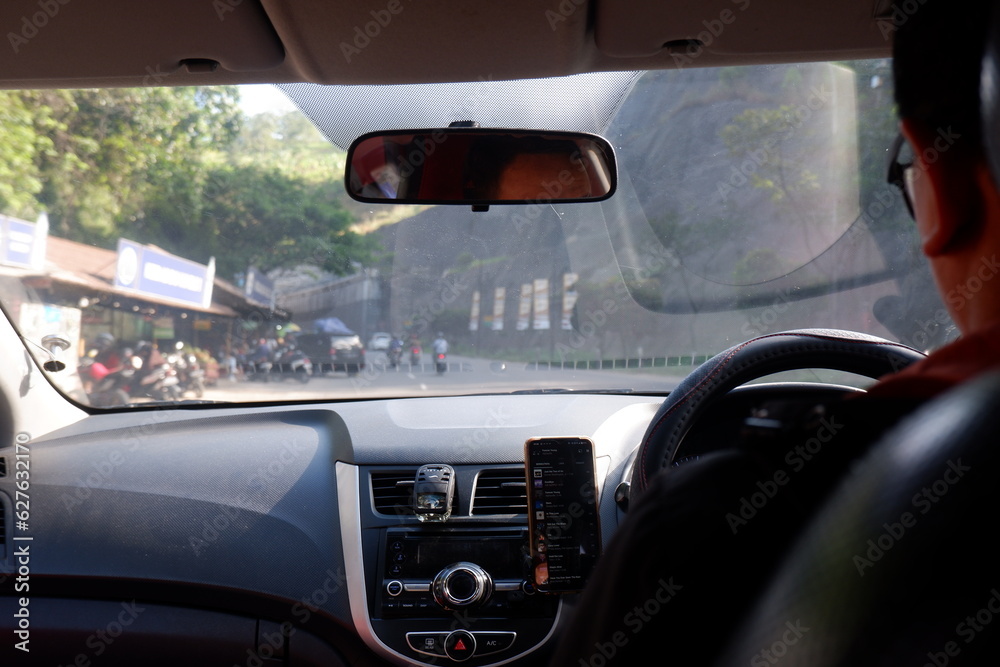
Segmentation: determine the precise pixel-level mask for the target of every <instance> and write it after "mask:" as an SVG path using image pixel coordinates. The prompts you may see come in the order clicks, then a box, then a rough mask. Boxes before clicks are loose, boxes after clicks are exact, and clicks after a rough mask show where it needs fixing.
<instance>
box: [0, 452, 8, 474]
mask: <svg viewBox="0 0 1000 667" xmlns="http://www.w3.org/2000/svg"><path fill="white" fill-rule="evenodd" d="M6 476H7V459H5V458H4V457H2V456H0V477H6Z"/></svg>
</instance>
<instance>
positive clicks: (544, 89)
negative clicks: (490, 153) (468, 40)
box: [278, 72, 640, 149]
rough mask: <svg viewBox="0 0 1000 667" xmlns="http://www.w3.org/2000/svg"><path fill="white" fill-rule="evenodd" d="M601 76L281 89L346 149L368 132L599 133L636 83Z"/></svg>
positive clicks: (625, 76)
mask: <svg viewBox="0 0 1000 667" xmlns="http://www.w3.org/2000/svg"><path fill="white" fill-rule="evenodd" d="M639 75H640V74H639V73H637V72H598V73H592V74H578V75H574V76H569V77H563V78H555V79H529V80H521V81H475V82H471V83H437V84H419V85H406V86H398V85H396V86H321V85H317V84H311V83H294V84H283V85H279V86H278V88H279V89H281V90H283V91H284V92H285V93H286V94H287V95H288V96H289V97H290V98H291V100H292V101H293V102H294V103H295V104H296V106H298V107H299V109H301V110H302V112H303V113H304V114H306V115H307V116H308V117H309V118H310V119H312V121H313V123H315V124H316V126H317V127H318V128H319V130H320V131H321V132H322V133H323V134H324V135H325V136H326V137H327V139H329V140H330V141H331V142H332V143H334V144H335V145H337V146H339V147H341V148H344V149H346V148H347V146H348V145H350V143H351V142H352V141H353V140H354V139H355V138H357V137H358V136H360V135H362V134H365V133H366V132H375V131H381V130H393V129H400V128H408V129H416V128H435V127H447V126H448V125H449V124H450V123H452V122H453V121H458V120H471V121H475V122H477V123H479V125H480V126H481V127H501V128H537V129H558V130H575V131H580V132H593V133H596V134H602V133H603V132H604V130H605V129H606V128H607V126H608V125H609V124H610V122H611V120H612V119H613V118H614V116H615V114H616V113H617V112H618V109H619V107H620V106H621V104H622V101H623V100H624V99H625V97H626V96H627V95H628V93H629V91H630V90H631V89H632V86H633V84H634V83H635V81H636V80H637V79H638V78H639Z"/></svg>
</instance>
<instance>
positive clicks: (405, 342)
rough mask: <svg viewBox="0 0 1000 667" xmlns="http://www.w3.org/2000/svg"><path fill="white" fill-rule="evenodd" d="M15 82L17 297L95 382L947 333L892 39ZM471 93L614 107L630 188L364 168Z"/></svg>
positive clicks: (120, 392)
mask: <svg viewBox="0 0 1000 667" xmlns="http://www.w3.org/2000/svg"><path fill="white" fill-rule="evenodd" d="M0 97H2V98H3V104H2V107H0V108H2V109H3V111H2V112H0V113H2V114H3V116H4V122H3V124H2V126H0V133H2V134H3V141H0V170H2V172H3V174H4V177H3V179H0V214H2V217H0V222H2V225H3V228H2V248H0V251H2V256H0V264H2V266H0V297H2V300H3V307H4V310H5V312H6V314H7V316H8V317H9V318H10V319H11V321H12V322H13V323H14V324H15V326H17V328H18V329H19V331H20V332H21V334H22V337H23V338H24V340H25V345H26V349H27V350H28V351H29V352H30V353H31V354H32V355H33V356H34V357H35V358H36V359H37V360H38V362H39V363H40V364H43V363H45V362H51V361H53V360H57V361H59V362H61V364H65V368H62V369H61V370H56V369H55V367H56V366H57V365H61V364H56V365H52V364H49V366H48V367H47V370H46V372H47V374H48V377H49V378H50V380H51V381H52V382H53V383H54V384H55V385H56V386H57V387H59V388H60V389H61V390H62V391H63V392H64V393H66V394H67V395H68V396H70V397H71V398H73V399H74V400H77V401H79V402H81V403H83V404H86V405H91V406H94V407H115V406H120V405H125V404H147V403H151V402H156V401H170V402H173V401H185V400H187V401H190V400H213V401H285V400H303V399H337V398H354V397H365V396H393V397H403V396H422V395H450V394H472V393H483V392H511V391H540V390H545V391H551V390H581V391H636V392H652V393H661V392H666V391H669V390H670V389H671V388H672V387H673V386H675V385H676V383H677V381H678V380H679V379H680V378H682V377H684V376H685V375H687V374H688V373H689V372H690V371H691V369H692V368H693V367H694V366H696V365H697V364H699V363H701V362H702V361H704V360H705V359H707V358H708V357H710V356H712V355H714V354H716V353H718V352H719V351H721V350H723V349H725V348H727V347H729V346H731V345H733V344H736V343H738V342H741V341H743V340H746V339H748V338H751V337H753V336H756V335H761V334H766V333H771V332H776V331H782V330H787V329H794V328H806V327H825V328H838V329H850V330H855V331H863V332H868V333H872V334H875V335H879V336H883V337H886V338H890V339H892V340H899V341H902V342H904V343H906V344H909V345H911V346H913V347H917V348H919V349H925V350H926V349H931V348H933V347H937V346H939V345H941V344H942V343H943V342H945V341H947V340H948V339H949V338H950V337H953V336H954V335H955V332H954V327H953V326H952V325H951V323H950V320H949V319H948V316H947V314H946V311H945V309H944V308H943V306H942V304H941V303H940V301H939V299H938V297H937V296H936V291H935V290H934V289H933V287H932V281H931V278H930V275H929V273H928V272H927V269H926V267H925V263H924V261H923V260H922V258H921V257H920V254H919V245H918V240H917V238H916V234H915V229H914V225H913V223H912V221H911V220H910V218H909V216H908V214H907V212H906V207H905V205H904V204H903V202H902V201H901V199H900V197H899V195H898V193H897V192H896V191H895V190H894V189H893V188H892V187H891V186H889V185H888V184H886V183H885V160H886V149H887V148H888V147H889V146H890V145H891V143H892V141H893V139H894V137H895V136H896V133H897V126H896V121H895V113H894V109H893V105H892V90H891V81H890V62H889V61H888V60H875V61H863V62H846V63H811V64H797V65H774V66H753V67H727V68H718V69H711V68H704V69H682V70H671V71H655V72H646V73H610V74H607V73H604V74H592V75H581V76H579V77H568V78H566V79H559V80H548V81H530V82H475V83H470V84H467V85H464V86H463V85H460V84H448V85H447V86H446V87H442V86H438V87H434V86H423V87H422V86H354V87H338V86H327V87H322V86H314V85H311V84H295V85H290V86H283V87H282V89H281V90H279V89H278V88H274V87H260V86H254V87H222V88H154V87H151V88H142V89H132V90H129V89H108V90H65V91H64V90H46V91H5V92H0ZM442 100H445V102H444V103H442V102H441V101H442ZM435 104H436V105H437V106H436V107H435ZM454 120H475V121H477V122H479V123H480V125H482V126H483V127H489V126H497V127H538V128H542V129H555V130H562V129H568V130H585V131H590V132H596V133H599V134H601V135H603V136H604V137H606V138H607V139H608V140H609V141H610V142H611V143H612V145H613V146H614V149H615V151H616V155H617V160H618V170H619V171H618V192H617V193H616V194H615V195H614V196H613V197H612V198H611V199H609V200H607V201H604V202H600V203H583V204H552V203H550V202H548V201H546V199H545V197H544V196H540V198H539V200H538V201H537V202H536V203H533V204H531V205H518V206H493V207H491V208H490V209H489V210H488V211H473V210H471V208H470V207H467V206H465V207H461V206H456V207H448V206H424V207H417V206H398V205H386V204H359V203H356V202H354V201H352V200H351V199H349V198H348V197H347V195H346V193H345V189H344V184H343V179H344V176H343V170H344V161H345V160H344V157H345V154H344V150H343V149H344V147H345V146H346V145H347V144H348V143H349V142H350V141H351V140H352V139H353V138H354V137H356V136H358V135H360V134H362V133H363V132H366V131H371V130H373V129H380V128H381V129H388V128H399V129H410V128H413V129H418V128H430V127H443V126H446V125H447V124H448V123H449V122H451V121H454ZM53 340H55V341H57V342H55V343H53Z"/></svg>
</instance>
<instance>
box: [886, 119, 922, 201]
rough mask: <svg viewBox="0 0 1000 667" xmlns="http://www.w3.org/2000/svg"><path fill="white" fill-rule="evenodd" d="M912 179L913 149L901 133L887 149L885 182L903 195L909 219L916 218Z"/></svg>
mask: <svg viewBox="0 0 1000 667" xmlns="http://www.w3.org/2000/svg"><path fill="white" fill-rule="evenodd" d="M913 177H914V171H913V148H912V147H911V146H910V142H908V141H907V140H906V137H904V136H903V135H902V133H901V134H900V135H899V136H897V137H896V140H895V141H893V142H892V147H890V148H889V169H888V173H887V174H886V178H885V180H886V181H888V182H889V183H890V184H891V185H895V186H896V187H897V188H899V190H900V192H902V193H903V201H904V202H906V209H907V210H908V211H909V212H910V216H911V217H913V218H916V215H915V214H914V213H913V199H912V192H913Z"/></svg>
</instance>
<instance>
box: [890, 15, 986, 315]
mask: <svg viewBox="0 0 1000 667" xmlns="http://www.w3.org/2000/svg"><path fill="white" fill-rule="evenodd" d="M914 5H915V7H916V9H915V10H914V11H913V12H910V13H904V15H903V17H902V18H901V19H900V20H899V25H898V29H897V31H896V35H895V41H894V61H893V70H894V75H895V84H896V101H897V103H898V106H899V114H900V121H901V129H902V132H903V134H904V136H905V137H906V139H907V141H908V142H909V143H910V145H911V146H912V148H913V152H914V155H915V156H916V157H915V167H914V169H913V170H911V176H912V184H911V187H910V188H909V196H910V198H911V200H912V203H913V208H914V214H915V217H916V219H917V228H918V230H919V233H920V238H921V242H922V244H923V250H924V253H925V254H926V255H927V257H928V258H929V259H930V261H931V268H932V270H933V272H934V276H935V279H936V281H937V284H938V288H939V290H940V292H941V294H942V296H943V297H944V299H945V302H946V304H947V306H948V309H949V311H950V313H951V315H952V318H953V319H954V320H955V323H956V324H957V325H958V326H959V329H961V330H962V331H963V332H964V333H970V332H972V331H977V330H980V329H982V328H984V327H986V326H988V325H990V324H993V323H995V322H997V321H1000V279H998V280H996V281H994V282H991V283H988V284H983V285H982V286H981V287H980V289H978V290H976V292H975V293H974V294H973V293H972V292H971V291H970V290H968V289H964V288H966V287H967V285H968V284H969V281H970V280H973V279H975V280H977V281H978V282H977V284H979V283H983V282H984V281H982V280H981V279H979V278H974V276H975V272H976V271H978V270H981V267H982V266H983V262H990V261H993V260H992V258H993V256H994V255H995V254H1000V194H998V190H997V186H996V181H995V180H994V178H993V175H992V173H991V171H990V168H989V164H988V160H987V158H986V151H985V150H984V148H983V135H982V132H981V129H980V127H981V125H980V92H979V91H980V73H981V63H982V58H983V54H984V52H985V50H986V44H987V36H988V34H989V33H990V30H989V26H990V25H991V21H992V13H993V12H992V9H993V7H995V6H996V3H994V2H989V1H987V2H971V3H949V2H945V1H944V0H924V2H923V3H922V4H921V3H914ZM942 137H946V140H942ZM997 278H1000V276H998V277H997Z"/></svg>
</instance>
